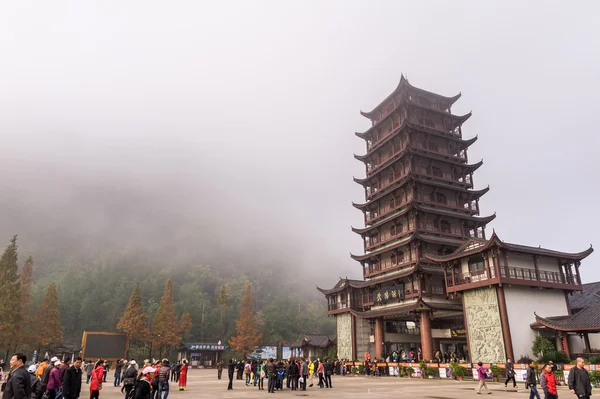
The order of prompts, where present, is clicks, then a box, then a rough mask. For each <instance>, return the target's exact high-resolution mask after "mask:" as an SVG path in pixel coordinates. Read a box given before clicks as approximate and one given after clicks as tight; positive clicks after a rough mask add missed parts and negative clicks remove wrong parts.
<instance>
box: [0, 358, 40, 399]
mask: <svg viewBox="0 0 600 399" xmlns="http://www.w3.org/2000/svg"><path fill="white" fill-rule="evenodd" d="M27 371H28V372H29V377H30V379H31V399H37V395H38V392H39V390H40V379H39V378H37V377H36V376H35V373H36V371H37V367H35V365H31V366H29V368H28V369H27ZM0 381H2V380H1V379H0Z"/></svg>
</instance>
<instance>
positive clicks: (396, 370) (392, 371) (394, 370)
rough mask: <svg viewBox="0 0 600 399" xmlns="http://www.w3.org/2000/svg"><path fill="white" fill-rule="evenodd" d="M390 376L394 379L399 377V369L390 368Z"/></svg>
mask: <svg viewBox="0 0 600 399" xmlns="http://www.w3.org/2000/svg"><path fill="white" fill-rule="evenodd" d="M389 371H390V375H391V376H393V377H396V376H398V367H390V368H389Z"/></svg>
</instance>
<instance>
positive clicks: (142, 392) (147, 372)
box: [134, 366, 156, 399]
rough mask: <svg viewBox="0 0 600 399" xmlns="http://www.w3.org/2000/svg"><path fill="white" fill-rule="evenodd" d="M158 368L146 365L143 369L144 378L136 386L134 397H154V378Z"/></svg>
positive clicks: (150, 398) (138, 398)
mask: <svg viewBox="0 0 600 399" xmlns="http://www.w3.org/2000/svg"><path fill="white" fill-rule="evenodd" d="M154 373H156V370H155V369H154V368H153V367H151V366H146V367H144V369H143V370H142V378H140V380H139V381H138V383H137V385H136V387H135V397H134V399H152V379H153V378H154Z"/></svg>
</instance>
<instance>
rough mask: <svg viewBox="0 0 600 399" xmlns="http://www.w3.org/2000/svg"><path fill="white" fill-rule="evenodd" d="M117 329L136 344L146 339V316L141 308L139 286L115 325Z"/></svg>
mask: <svg viewBox="0 0 600 399" xmlns="http://www.w3.org/2000/svg"><path fill="white" fill-rule="evenodd" d="M117 329H118V330H119V331H122V332H124V333H126V334H127V335H129V337H130V338H133V339H134V340H136V341H138V342H145V341H146V339H147V337H148V316H146V312H144V307H143V306H142V294H141V292H140V285H139V284H137V285H136V286H135V288H134V289H133V291H132V292H131V296H130V297H129V302H128V303H127V307H126V308H125V312H124V313H123V316H122V317H121V318H120V319H119V323H118V324H117Z"/></svg>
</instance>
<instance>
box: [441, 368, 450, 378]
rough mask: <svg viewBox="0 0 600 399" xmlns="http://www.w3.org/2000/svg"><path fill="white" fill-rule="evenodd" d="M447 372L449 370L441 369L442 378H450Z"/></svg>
mask: <svg viewBox="0 0 600 399" xmlns="http://www.w3.org/2000/svg"><path fill="white" fill-rule="evenodd" d="M446 371H447V369H446V368H445V367H440V378H448V375H447V374H446Z"/></svg>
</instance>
